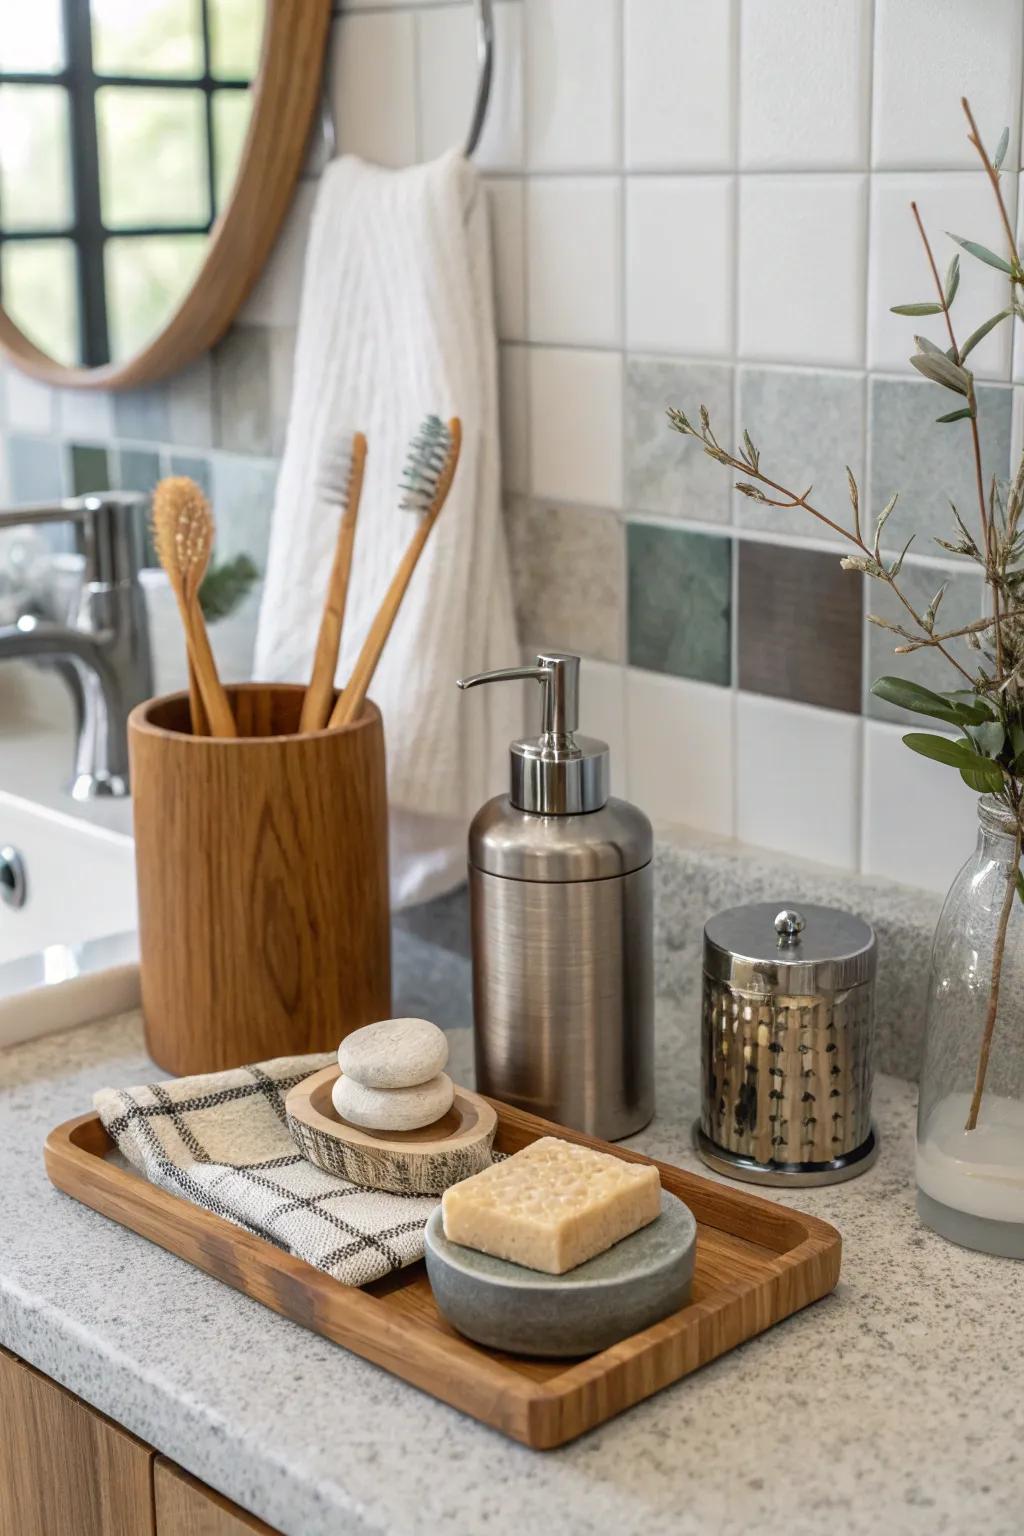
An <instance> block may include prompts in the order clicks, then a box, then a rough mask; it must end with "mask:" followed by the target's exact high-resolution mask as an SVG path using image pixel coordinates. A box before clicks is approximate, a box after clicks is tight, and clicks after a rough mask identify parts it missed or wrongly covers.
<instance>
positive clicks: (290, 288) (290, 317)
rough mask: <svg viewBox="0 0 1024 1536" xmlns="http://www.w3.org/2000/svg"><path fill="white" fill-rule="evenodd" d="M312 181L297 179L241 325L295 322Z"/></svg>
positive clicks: (312, 200) (313, 195)
mask: <svg viewBox="0 0 1024 1536" xmlns="http://www.w3.org/2000/svg"><path fill="white" fill-rule="evenodd" d="M316 193H317V184H316V182H315V181H300V182H299V183H298V185H297V186H296V188H295V196H294V197H293V198H292V205H291V207H290V208H289V210H288V216H287V218H286V219H285V223H284V228H283V229H282V230H281V233H280V234H279V235H278V237H277V240H276V242H275V244H274V249H273V250H272V251H271V253H270V258H269V260H268V261H267V264H266V266H265V267H264V268H263V271H262V272H261V273H260V276H259V280H258V282H257V283H256V286H255V288H254V289H253V290H252V293H251V294H250V295H249V297H248V298H247V299H246V301H245V304H244V305H243V306H242V309H241V311H240V313H239V315H238V322H239V323H240V324H242V325H295V324H296V323H297V322H298V318H299V301H300V299H301V297H302V274H303V270H304V268H305V264H306V245H307V242H308V240H309V227H310V224H311V222H312V219H313V205H314V204H315V202H316Z"/></svg>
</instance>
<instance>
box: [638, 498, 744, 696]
mask: <svg viewBox="0 0 1024 1536" xmlns="http://www.w3.org/2000/svg"><path fill="white" fill-rule="evenodd" d="M627 550H628V556H629V664H630V666H633V667H642V668H644V670H645V671H648V672H667V673H670V674H671V675H672V676H673V677H692V678H696V679H698V681H700V682H704V683H721V684H725V685H728V683H729V681H730V675H731V667H730V623H731V606H732V544H731V542H730V540H729V539H723V538H716V537H715V536H714V535H713V534H706V533H689V532H687V531H685V530H683V529H677V528H661V527H655V526H653V525H652V524H648V523H631V524H630V526H629V529H628V533H627Z"/></svg>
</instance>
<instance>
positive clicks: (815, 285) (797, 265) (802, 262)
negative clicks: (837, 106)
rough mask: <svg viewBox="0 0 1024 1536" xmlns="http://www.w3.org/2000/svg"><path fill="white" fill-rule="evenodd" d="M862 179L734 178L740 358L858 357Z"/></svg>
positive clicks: (832, 360) (841, 361)
mask: <svg viewBox="0 0 1024 1536" xmlns="http://www.w3.org/2000/svg"><path fill="white" fill-rule="evenodd" d="M865 183H866V178H865V177H863V176H855V175H847V176H744V177H742V178H741V180H740V218H739V225H740V227H739V339H738V351H739V355H740V357H742V358H744V359H745V360H747V361H753V360H758V361H765V362H794V363H827V364H831V365H833V366H837V367H841V366H843V365H849V364H856V363H859V362H861V360H862V358H863V355H864V247H865V219H866V215H867V200H866V186H865Z"/></svg>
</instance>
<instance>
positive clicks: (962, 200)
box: [868, 171, 1017, 415]
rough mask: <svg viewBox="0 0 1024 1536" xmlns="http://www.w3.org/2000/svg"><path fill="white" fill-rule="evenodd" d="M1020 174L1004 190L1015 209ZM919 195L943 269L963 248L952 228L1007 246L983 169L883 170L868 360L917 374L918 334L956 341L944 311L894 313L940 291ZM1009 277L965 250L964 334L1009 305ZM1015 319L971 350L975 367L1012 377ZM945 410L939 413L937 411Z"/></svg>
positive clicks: (958, 305)
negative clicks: (916, 213) (920, 226)
mask: <svg viewBox="0 0 1024 1536" xmlns="http://www.w3.org/2000/svg"><path fill="white" fill-rule="evenodd" d="M1016 182H1017V177H1015V176H1006V177H1004V178H1003V194H1004V196H1005V197H1006V198H1007V200H1008V202H1009V204H1010V212H1011V217H1013V216H1014V214H1015V203H1016ZM912 200H913V201H916V203H917V206H918V209H919V210H920V213H921V218H922V220H923V222H924V226H925V231H926V233H927V235H928V240H929V243H930V244H931V247H932V250H933V252H934V255H935V261H936V265H937V266H938V268H939V274H940V276H942V277H944V276H945V272H946V268H947V266H948V264H949V259H950V257H951V256H952V255H953V254H954V252H955V251H956V250H957V249H958V247H957V246H956V245H955V244H954V243H953V241H952V240H950V238H949V236H948V235H947V234H946V231H947V230H951V231H952V232H953V234H955V235H961V236H963V237H966V238H967V239H970V240H977V241H979V242H980V243H981V244H982V245H987V246H989V247H990V248H991V249H993V250H995V251H997V252H999V253H1000V254H1001V253H1002V251H1003V241H1002V238H1001V235H1000V221H999V215H998V212H997V210H996V209H995V206H994V204H993V200H992V192H991V188H990V187H989V184H988V180H987V178H986V177H985V175H984V174H983V173H982V172H980V171H979V172H963V173H954V174H951V175H933V176H929V175H925V174H922V173H921V172H917V173H916V174H915V175H912V176H899V175H893V174H878V175H875V176H872V178H871V254H870V263H869V279H868V364H869V366H870V367H872V368H884V369H886V370H897V369H898V370H899V371H901V372H904V373H912V372H913V370H912V368H911V366H910V363H909V361H908V359H909V358H910V356H911V354H912V353H913V351H914V336H915V334H918V335H921V336H927V337H928V338H929V340H931V341H935V342H938V343H940V344H941V345H942V346H943V347H946V346H948V345H949V338H948V336H947V335H946V328H945V324H944V322H943V319H942V316H941V315H936V316H930V317H925V318H918V319H913V318H909V317H908V316H906V315H893V314H891V313H890V308H891V306H892V305H893V304H916V303H923V302H928V301H931V300H933V299H934V298H935V297H936V294H935V283H934V280H933V278H932V275H931V269H930V268H929V265H928V258H927V256H926V255H925V251H924V247H923V245H922V243H921V237H920V235H919V234H918V230H917V225H916V224H915V222H914V218H913V214H912V213H911V209H910V204H911V201H912ZM1008 295H1009V284H1008V282H1007V281H1006V279H1005V278H1004V277H1003V275H1002V274H1001V273H999V272H997V271H996V270H995V269H994V268H993V267H989V266H986V265H985V264H984V263H983V262H980V261H977V260H975V258H974V257H973V256H969V255H968V254H967V253H966V251H961V252H960V290H959V292H958V294H957V296H956V299H955V301H954V304H953V312H952V313H953V325H954V328H955V331H956V335H957V337H958V339H959V340H960V341H965V340H966V339H967V337H968V336H969V335H970V334H971V332H972V331H973V330H974V329H975V327H976V326H978V325H980V324H981V322H982V321H983V320H987V319H988V318H989V316H990V315H993V314H995V313H996V311H997V310H999V309H1002V308H1003V307H1004V306H1005V304H1006V302H1007V299H1008ZM1010 345H1011V337H1010V326H1009V322H1007V323H1006V324H1004V325H1001V326H999V327H997V329H996V330H995V331H994V332H993V333H992V334H991V335H990V336H987V337H986V338H985V340H984V341H983V342H981V343H980V345H979V346H978V347H977V348H976V349H975V350H974V351H973V352H972V353H971V356H970V365H971V367H972V368H973V369H974V371H975V372H976V373H979V374H983V375H985V376H987V377H989V378H1000V379H1005V378H1007V377H1008V376H1009V367H1010ZM939 414H941V413H940V412H938V411H937V412H936V415H939Z"/></svg>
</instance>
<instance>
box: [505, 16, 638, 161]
mask: <svg viewBox="0 0 1024 1536" xmlns="http://www.w3.org/2000/svg"><path fill="white" fill-rule="evenodd" d="M523 4H524V6H525V23H526V155H527V163H528V164H529V166H530V168H531V169H532V170H536V171H585V170H598V171H600V170H613V169H614V168H615V167H616V166H617V165H618V164H619V159H620V137H621V130H620V122H619V116H620V114H619V97H620V84H619V71H620V49H619V42H620V27H621V16H620V11H619V0H523Z"/></svg>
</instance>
